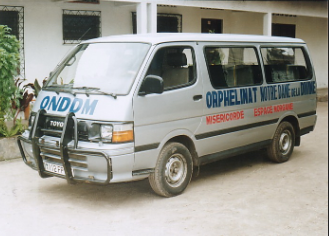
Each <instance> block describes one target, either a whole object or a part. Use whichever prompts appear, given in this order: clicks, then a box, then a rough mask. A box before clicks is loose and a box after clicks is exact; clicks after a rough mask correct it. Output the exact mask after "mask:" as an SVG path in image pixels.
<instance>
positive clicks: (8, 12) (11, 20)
mask: <svg viewBox="0 0 329 236" xmlns="http://www.w3.org/2000/svg"><path fill="white" fill-rule="evenodd" d="M0 25H7V26H8V27H9V28H11V34H12V35H15V36H16V38H17V39H18V41H19V45H20V48H19V53H20V66H19V68H18V73H19V75H20V76H21V77H23V78H25V54H24V7H19V6H3V5H0Z"/></svg>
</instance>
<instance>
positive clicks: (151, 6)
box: [136, 2, 157, 34]
mask: <svg viewBox="0 0 329 236" xmlns="http://www.w3.org/2000/svg"><path fill="white" fill-rule="evenodd" d="M136 13H137V16H136V20H137V34H145V33H156V32H157V4H156V3H154V2H151V3H146V2H140V3H138V4H137V9H136Z"/></svg>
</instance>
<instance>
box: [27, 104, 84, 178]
mask: <svg viewBox="0 0 329 236" xmlns="http://www.w3.org/2000/svg"><path fill="white" fill-rule="evenodd" d="M46 113H47V112H46V111H45V110H39V111H38V113H37V114H36V117H35V122H34V125H33V127H32V132H31V133H30V136H31V137H30V138H31V140H32V149H33V153H34V157H35V159H36V165H37V170H38V172H39V175H40V176H41V177H42V178H47V177H51V176H52V175H56V174H53V173H52V175H48V174H47V173H45V167H44V164H43V160H42V157H41V155H40V146H42V144H40V143H39V138H40V137H42V135H43V129H42V127H43V124H44V123H45V114H46ZM73 132H74V147H75V148H76V147H77V142H78V138H77V120H76V118H75V115H74V113H69V114H67V115H66V117H65V120H64V125H63V131H62V134H61V138H60V143H59V148H60V155H61V163H62V165H63V167H64V170H65V178H66V180H67V182H68V183H73V182H74V181H73V176H72V171H71V167H70V163H69V161H68V148H67V144H68V143H69V142H70V141H72V133H73ZM59 177H62V176H59Z"/></svg>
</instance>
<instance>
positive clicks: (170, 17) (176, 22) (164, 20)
mask: <svg viewBox="0 0 329 236" xmlns="http://www.w3.org/2000/svg"><path fill="white" fill-rule="evenodd" d="M132 22H133V33H134V34H137V19H136V12H133V13H132ZM157 32H158V33H181V32H182V15H178V14H164V13H158V15H157Z"/></svg>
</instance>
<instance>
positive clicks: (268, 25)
mask: <svg viewBox="0 0 329 236" xmlns="http://www.w3.org/2000/svg"><path fill="white" fill-rule="evenodd" d="M263 35H267V36H271V35H272V12H268V13H265V15H264V20H263Z"/></svg>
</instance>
